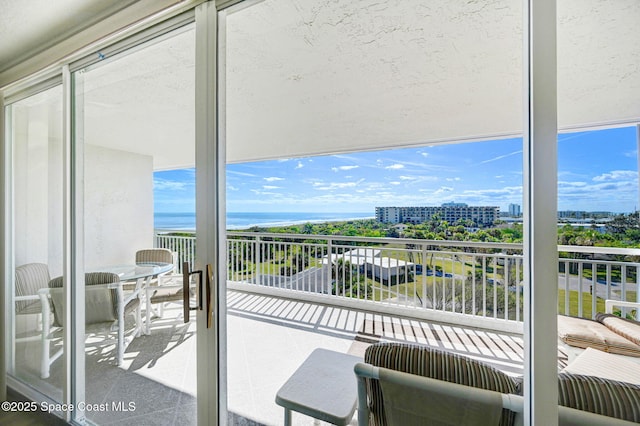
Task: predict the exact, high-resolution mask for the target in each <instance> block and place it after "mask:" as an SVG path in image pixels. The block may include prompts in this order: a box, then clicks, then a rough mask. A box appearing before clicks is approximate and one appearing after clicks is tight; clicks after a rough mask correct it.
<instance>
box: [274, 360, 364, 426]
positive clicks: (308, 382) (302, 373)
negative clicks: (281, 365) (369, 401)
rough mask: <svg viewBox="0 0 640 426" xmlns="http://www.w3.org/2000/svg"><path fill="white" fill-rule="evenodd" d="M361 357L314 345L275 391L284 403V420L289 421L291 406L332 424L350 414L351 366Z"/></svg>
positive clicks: (354, 391) (354, 396)
mask: <svg viewBox="0 0 640 426" xmlns="http://www.w3.org/2000/svg"><path fill="white" fill-rule="evenodd" d="M358 362H362V358H360V357H357V356H353V355H348V354H343V353H340V352H334V351H330V350H327V349H316V350H314V351H313V352H312V353H311V355H309V357H308V358H307V359H306V360H305V361H304V362H303V363H302V365H301V366H300V367H298V369H297V370H296V371H295V372H294V373H293V375H292V376H291V377H290V378H289V380H287V381H286V383H285V384H284V385H282V387H281V388H280V390H278V393H277V394H276V404H278V405H280V406H282V407H284V424H285V426H290V425H291V410H293V411H297V412H299V413H302V414H306V415H307V416H311V417H314V418H316V419H318V420H323V421H326V422H329V423H333V424H336V425H347V424H349V422H350V421H351V419H352V418H353V413H354V412H355V410H356V405H357V401H358V388H357V381H356V376H355V373H354V372H353V367H354V366H355V365H356V363H358Z"/></svg>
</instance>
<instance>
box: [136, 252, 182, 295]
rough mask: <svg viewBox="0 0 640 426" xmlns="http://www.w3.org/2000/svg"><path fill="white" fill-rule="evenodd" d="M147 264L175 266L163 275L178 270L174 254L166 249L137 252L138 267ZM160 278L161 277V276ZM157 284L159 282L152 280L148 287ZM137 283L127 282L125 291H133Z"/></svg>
mask: <svg viewBox="0 0 640 426" xmlns="http://www.w3.org/2000/svg"><path fill="white" fill-rule="evenodd" d="M145 263H152V264H158V263H162V264H165V263H170V264H172V265H173V269H172V270H171V271H168V272H165V273H163V274H162V275H168V274H171V272H173V271H175V269H176V266H177V265H176V261H175V256H174V253H172V252H171V250H169V249H165V248H149V249H142V250H138V251H137V252H136V265H143V264H145ZM159 277H160V275H159ZM156 283H157V280H150V281H149V282H148V283H147V285H155V284H156ZM134 284H135V283H131V282H127V283H125V284H124V289H125V290H131V289H132V288H133V287H134Z"/></svg>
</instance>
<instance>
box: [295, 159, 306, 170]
mask: <svg viewBox="0 0 640 426" xmlns="http://www.w3.org/2000/svg"><path fill="white" fill-rule="evenodd" d="M303 167H304V164H302V162H301V161H298V164H297V165H296V167H295V169H296V170H297V169H301V168H303Z"/></svg>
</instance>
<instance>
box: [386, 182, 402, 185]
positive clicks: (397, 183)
mask: <svg viewBox="0 0 640 426" xmlns="http://www.w3.org/2000/svg"><path fill="white" fill-rule="evenodd" d="M389 184H390V185H400V182H389Z"/></svg>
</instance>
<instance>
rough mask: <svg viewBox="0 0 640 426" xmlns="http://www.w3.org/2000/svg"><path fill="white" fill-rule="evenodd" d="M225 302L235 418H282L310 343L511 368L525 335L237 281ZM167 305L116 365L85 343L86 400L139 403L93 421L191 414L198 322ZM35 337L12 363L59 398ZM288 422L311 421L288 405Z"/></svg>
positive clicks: (181, 418) (173, 421)
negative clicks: (288, 388)
mask: <svg viewBox="0 0 640 426" xmlns="http://www.w3.org/2000/svg"><path fill="white" fill-rule="evenodd" d="M227 306H228V316H227V327H228V328H227V335H228V336H227V377H228V380H227V390H228V408H229V423H230V424H232V425H243V426H244V425H247V426H253V425H281V424H283V422H284V414H283V409H282V407H280V406H278V405H276V404H275V395H276V392H277V391H278V389H279V388H280V386H282V384H283V383H284V382H285V381H286V380H287V379H288V378H289V376H290V375H291V374H292V373H293V372H294V371H295V370H296V369H297V368H298V366H299V365H300V364H302V362H303V361H304V360H305V359H306V357H307V356H309V354H311V352H312V351H313V350H314V349H316V348H325V349H331V350H335V351H339V352H344V353H351V354H354V355H359V356H362V354H363V353H364V350H365V348H366V347H367V346H368V345H369V344H370V343H372V342H375V341H380V340H385V341H406V342H412V343H419V344H429V345H431V346H435V347H439V348H442V349H445V350H449V351H454V352H457V353H461V354H465V355H468V356H472V357H474V358H476V359H480V360H482V361H485V362H489V363H492V364H493V365H495V366H496V367H498V368H500V369H502V370H504V371H506V372H507V373H510V374H513V375H519V374H522V363H523V360H522V352H523V349H522V348H523V342H522V337H521V336H515V335H509V334H505V333H498V332H487V331H481V330H474V329H468V328H462V327H456V326H451V325H446V324H436V323H427V322H423V321H418V320H410V319H401V318H396V317H392V316H389V315H381V314H373V313H365V312H361V311H356V310H352V309H345V308H339V307H333V306H324V305H319V304H314V303H309V302H300V301H295V300H288V299H280V298H275V297H268V296H262V295H257V294H252V293H244V292H239V291H229V292H228V304H227ZM166 313H167V314H166V315H165V318H163V319H156V320H154V321H153V326H152V331H151V335H150V336H141V337H138V338H136V339H134V340H133V342H132V343H131V344H130V345H129V346H128V348H127V350H126V353H125V362H124V365H123V366H121V367H120V368H118V367H116V366H114V365H113V346H108V347H102V348H100V347H88V348H87V358H86V375H87V384H86V387H87V402H90V403H112V402H116V403H117V402H124V403H128V402H133V403H134V404H135V411H114V410H111V411H109V412H90V413H87V415H88V418H89V419H90V420H91V421H94V422H96V423H98V424H105V425H124V424H132V422H133V423H135V424H137V425H185V424H190V423H195V407H196V399H195V393H196V379H195V377H196V365H195V350H196V338H195V324H194V323H193V322H191V323H190V324H183V323H182V322H181V321H180V319H179V309H173V310H172V309H167V310H166ZM172 313H173V314H174V315H173V316H172V315H171V314H172ZM38 345H39V343H38V342H33V343H28V344H20V345H19V346H18V348H17V354H18V357H17V359H18V360H19V362H18V364H17V371H18V372H19V373H20V374H19V375H20V376H21V377H22V378H24V379H26V380H28V381H30V382H32V383H33V384H34V385H35V386H36V387H37V388H39V389H40V390H43V391H46V392H48V393H49V394H51V395H53V396H54V397H56V398H60V397H61V395H62V394H61V391H60V389H59V384H60V383H62V381H61V380H62V377H63V376H62V362H60V361H58V362H57V363H55V364H54V366H53V367H52V374H51V377H50V378H49V379H47V380H41V379H39V378H38V375H37V368H36V366H37V365H38V362H39V352H38V349H37V348H38ZM352 423H354V424H355V420H354V422H352ZM293 424H295V425H301V426H305V425H312V424H317V423H314V420H313V419H311V418H309V417H306V416H303V415H300V414H297V413H294V415H293Z"/></svg>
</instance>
